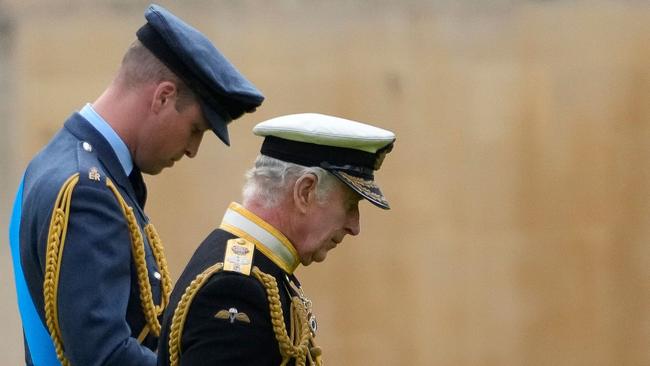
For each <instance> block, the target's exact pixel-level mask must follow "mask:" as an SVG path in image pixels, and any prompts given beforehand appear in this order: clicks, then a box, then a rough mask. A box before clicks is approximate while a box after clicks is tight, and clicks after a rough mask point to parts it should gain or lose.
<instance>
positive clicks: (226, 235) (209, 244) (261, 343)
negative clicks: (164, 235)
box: [158, 203, 313, 366]
mask: <svg viewBox="0 0 650 366" xmlns="http://www.w3.org/2000/svg"><path fill="white" fill-rule="evenodd" d="M237 238H242V239H244V240H242V239H237ZM232 242H239V243H243V242H245V243H246V244H248V245H250V247H249V248H251V249H252V250H251V253H249V254H252V257H251V258H250V260H249V259H242V258H243V257H245V253H246V252H248V251H247V250H243V249H241V248H240V250H241V253H240V254H242V257H239V256H236V255H234V256H233V255H230V256H229V254H226V253H230V252H229V251H228V249H227V246H228V245H232V244H229V243H232ZM235 245H237V244H235ZM233 257H235V258H234V260H233ZM220 263H224V264H225V265H226V266H228V265H230V266H231V267H234V269H233V268H231V270H219V271H216V272H214V273H212V274H211V275H210V276H209V277H205V280H204V281H203V283H202V285H201V286H198V287H196V289H195V291H194V293H193V295H194V297H193V299H192V300H191V301H190V302H189V304H188V305H187V306H185V309H186V314H185V316H184V320H185V322H184V326H183V327H182V328H181V330H180V337H176V338H177V340H178V344H179V350H180V352H179V354H178V355H179V357H178V360H179V362H178V364H179V365H194V366H200V365H261V366H263V365H274V366H277V365H280V364H281V362H282V359H283V358H282V355H281V353H280V349H279V343H278V340H277V338H276V334H275V332H274V329H273V325H272V322H271V315H270V309H269V300H268V292H267V288H266V287H265V286H264V285H263V284H262V282H260V280H258V279H257V278H255V276H254V275H253V273H250V274H247V273H242V272H246V271H245V270H241V269H240V268H238V267H237V265H241V266H242V267H245V266H249V267H257V268H259V270H260V271H261V272H264V273H266V274H267V275H269V276H272V277H273V279H275V281H276V283H277V289H278V294H279V299H280V302H281V308H282V313H283V315H284V316H283V320H284V325H285V328H286V330H287V332H289V333H288V334H291V324H290V314H291V310H290V304H291V297H292V296H296V295H297V293H296V288H295V287H292V285H291V284H290V281H292V280H290V279H289V278H294V277H293V276H292V273H293V271H294V270H295V268H296V267H297V266H298V264H299V261H298V256H297V253H296V251H295V249H294V248H293V246H292V244H291V243H290V242H289V240H288V239H287V238H286V237H285V236H284V235H282V234H281V233H280V232H279V231H277V230H275V229H274V228H273V227H271V226H270V225H269V224H268V223H266V222H264V221H263V220H262V219H260V218H259V217H257V216H255V215H254V214H252V213H251V212H249V211H247V210H246V209H245V208H244V207H242V206H240V205H238V204H236V203H232V204H231V205H230V207H229V209H228V211H227V212H226V214H225V216H224V219H223V222H222V223H221V226H220V228H219V229H217V230H215V231H213V232H212V233H211V234H210V235H209V236H208V237H207V238H206V239H205V241H203V243H202V244H201V245H200V246H199V248H198V249H197V250H196V252H195V253H194V255H193V257H192V258H191V259H190V261H189V263H188V265H187V267H186V268H185V270H184V272H183V274H182V275H181V277H180V278H179V280H178V282H177V283H176V286H175V288H174V290H173V291H172V295H171V297H170V306H169V307H168V308H167V310H166V311H165V315H164V319H163V326H162V332H161V336H160V344H159V347H158V348H159V357H158V365H159V366H166V365H170V364H171V363H170V338H172V337H171V336H170V335H171V334H173V332H172V331H171V330H170V328H171V327H172V319H173V316H174V313H175V312H178V308H183V306H181V305H179V302H180V303H181V304H182V303H183V302H182V301H181V299H182V297H183V295H184V294H185V293H187V294H189V293H190V292H191V291H189V290H188V288H192V287H195V286H191V284H192V283H193V281H194V284H196V283H197V282H198V280H200V279H201V278H202V274H205V273H209V272H208V271H206V270H208V269H209V268H211V266H214V265H215V264H220ZM251 264H252V266H251ZM249 269H250V268H249ZM186 296H187V295H186ZM177 317H178V315H177ZM312 339H313V338H312ZM172 353H173V351H172ZM288 364H289V365H293V364H294V360H293V359H290V360H289V363H288Z"/></svg>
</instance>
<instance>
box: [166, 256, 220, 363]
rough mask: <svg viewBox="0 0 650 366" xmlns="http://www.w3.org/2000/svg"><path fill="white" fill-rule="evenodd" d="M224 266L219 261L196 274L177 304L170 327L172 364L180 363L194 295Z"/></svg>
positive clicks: (170, 356)
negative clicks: (183, 338) (184, 332)
mask: <svg viewBox="0 0 650 366" xmlns="http://www.w3.org/2000/svg"><path fill="white" fill-rule="evenodd" d="M222 268H223V263H217V264H215V265H212V266H210V267H208V269H206V270H205V271H203V272H202V273H201V274H199V275H198V276H196V278H195V279H194V280H193V281H192V282H191V283H190V285H189V286H187V288H186V289H185V292H184V293H183V296H182V297H181V300H180V301H179V302H178V306H176V310H174V316H173V317H172V324H171V326H170V327H169V363H170V365H171V366H177V365H178V361H179V356H180V352H181V335H182V334H183V327H184V326H185V319H186V318H187V311H188V310H189V308H190V304H192V300H194V296H196V294H197V292H199V289H200V288H201V286H203V284H204V283H205V282H206V281H207V280H208V279H210V276H212V275H213V274H214V273H217V272H219V271H221V269H222Z"/></svg>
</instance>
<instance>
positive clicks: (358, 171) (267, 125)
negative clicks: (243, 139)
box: [253, 113, 395, 209]
mask: <svg viewBox="0 0 650 366" xmlns="http://www.w3.org/2000/svg"><path fill="white" fill-rule="evenodd" d="M253 133H255V134H256V135H258V136H263V137H264V142H263V143H262V148H261V153H262V154H263V155H266V156H269V157H272V158H275V159H279V160H282V161H286V162H290V163H294V164H299V165H303V166H309V167H312V166H317V167H321V168H323V169H325V170H327V171H328V172H330V173H332V174H333V175H334V176H336V177H337V178H338V179H339V180H340V181H341V182H343V183H344V184H346V185H347V186H348V187H350V188H351V189H352V190H354V191H355V192H357V193H359V194H360V195H361V196H363V197H364V198H365V199H367V200H368V201H370V202H371V203H373V204H374V205H376V206H378V207H381V208H383V209H389V208H390V206H389V204H388V201H387V200H386V198H385V197H384V195H383V194H382V193H381V190H380V189H379V186H377V184H376V183H375V177H374V172H375V171H376V170H379V168H380V167H381V164H382V162H383V160H384V157H385V156H386V154H388V153H389V152H390V151H391V150H392V148H393V143H394V142H395V134H394V133H392V132H390V131H388V130H384V129H382V128H379V127H375V126H371V125H368V124H365V123H361V122H355V121H351V120H348V119H344V118H339V117H334V116H328V115H324V114H318V113H300V114H290V115H286V116H280V117H276V118H272V119H270V120H267V121H264V122H261V123H259V124H257V125H256V126H255V127H254V128H253Z"/></svg>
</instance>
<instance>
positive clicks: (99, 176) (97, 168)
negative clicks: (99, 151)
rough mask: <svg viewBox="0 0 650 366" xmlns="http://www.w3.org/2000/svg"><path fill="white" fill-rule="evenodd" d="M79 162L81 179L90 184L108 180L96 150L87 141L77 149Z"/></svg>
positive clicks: (82, 142) (80, 143)
mask: <svg viewBox="0 0 650 366" xmlns="http://www.w3.org/2000/svg"><path fill="white" fill-rule="evenodd" d="M77 157H78V161H79V179H80V181H82V182H83V181H86V182H89V183H93V182H97V183H98V182H101V181H105V180H106V174H105V173H104V172H103V171H102V170H101V164H100V162H99V160H98V159H97V155H96V154H95V149H94V148H93V146H92V145H91V144H90V143H89V142H87V141H80V142H79V146H78V149H77Z"/></svg>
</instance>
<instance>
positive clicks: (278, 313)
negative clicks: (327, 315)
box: [168, 263, 320, 366]
mask: <svg viewBox="0 0 650 366" xmlns="http://www.w3.org/2000/svg"><path fill="white" fill-rule="evenodd" d="M222 269H223V263H217V264H214V265H213V266H211V267H209V268H207V269H206V270H205V271H203V272H202V273H201V274H199V275H198V276H196V278H195V279H194V280H193V281H192V282H191V283H190V285H189V286H188V287H187V288H186V289H185V292H184V293H183V296H182V297H181V300H180V301H179V302H178V305H177V306H176V310H175V311H174V316H173V317H172V323H171V326H170V330H169V342H168V346H169V363H170V366H178V364H179V361H180V352H181V337H182V334H183V328H184V326H185V320H186V318H187V312H188V311H189V308H190V305H191V304H192V300H194V297H195V296H196V294H197V293H198V291H199V289H200V288H201V287H202V286H203V285H204V284H205V283H206V282H207V281H208V280H209V279H210V277H211V276H212V275H213V274H215V273H217V272H219V271H221V270H222ZM251 273H252V274H253V277H255V278H256V279H257V280H259V281H260V282H261V283H262V285H263V286H264V288H265V290H266V294H267V299H268V301H269V310H270V314H271V324H272V326H273V332H274V333H275V339H276V340H277V341H278V346H279V348H280V355H281V356H282V363H281V365H286V364H287V363H288V362H289V361H290V360H291V359H295V360H296V366H305V364H306V362H307V361H309V363H310V365H320V362H318V361H314V359H313V358H312V357H313V356H312V355H311V354H310V347H309V346H310V345H313V335H312V333H311V330H310V329H309V322H308V321H307V311H306V309H305V305H304V304H303V302H302V300H300V298H298V297H293V298H292V302H291V308H290V309H291V317H292V318H291V328H292V329H291V333H292V337H291V338H289V335H288V334H287V329H286V326H285V324H284V314H283V311H282V304H281V302H280V294H279V290H278V284H277V281H276V280H275V277H273V276H271V275H269V274H266V273H264V272H262V271H261V270H260V269H259V268H258V267H253V269H252V271H251ZM294 326H295V327H294Z"/></svg>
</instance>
